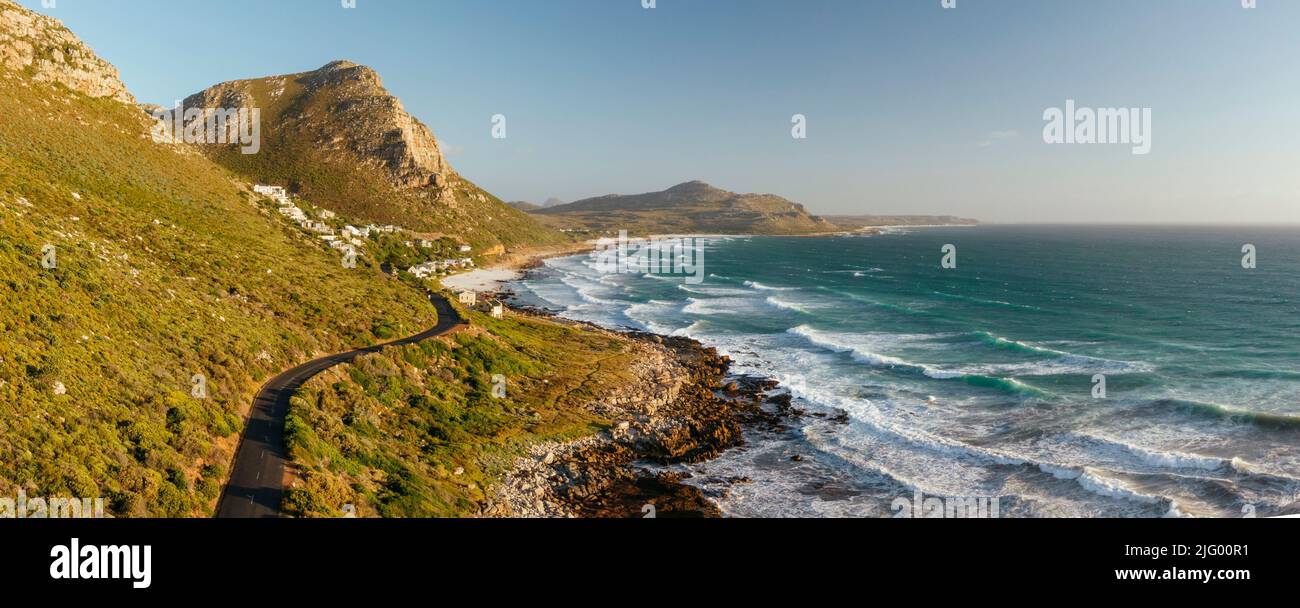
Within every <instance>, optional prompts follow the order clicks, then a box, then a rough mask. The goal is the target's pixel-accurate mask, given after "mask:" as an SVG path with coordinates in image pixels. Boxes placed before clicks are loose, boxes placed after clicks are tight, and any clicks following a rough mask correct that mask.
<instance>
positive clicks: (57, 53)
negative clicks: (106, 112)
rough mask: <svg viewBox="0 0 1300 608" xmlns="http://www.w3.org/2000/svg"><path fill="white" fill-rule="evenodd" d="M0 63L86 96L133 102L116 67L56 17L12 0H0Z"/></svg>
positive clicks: (32, 77)
mask: <svg viewBox="0 0 1300 608" xmlns="http://www.w3.org/2000/svg"><path fill="white" fill-rule="evenodd" d="M0 66H3V67H4V68H6V69H9V70H13V71H15V72H24V73H26V74H28V75H29V76H30V77H31V79H32V80H35V81H37V82H57V83H59V84H62V85H64V86H66V87H68V88H69V89H72V90H74V91H77V92H79V93H83V94H85V95H88V96H90V97H111V98H113V99H116V100H118V101H121V102H122V103H128V104H132V103H135V98H134V97H132V96H131V93H129V92H128V91H127V90H126V85H124V84H122V81H121V79H120V78H119V77H118V73H117V68H114V67H113V66H112V65H111V64H109V63H108V62H107V61H104V60H103V59H100V58H99V57H98V56H97V55H95V53H94V52H93V51H91V50H90V49H89V48H88V47H87V46H86V45H85V44H84V43H82V42H81V40H80V39H79V38H77V37H76V36H75V35H73V33H72V32H71V31H69V30H68V28H66V27H64V26H63V24H62V23H60V22H59V20H58V19H54V18H52V17H46V16H45V15H41V14H38V13H34V12H32V11H29V10H27V9H26V8H23V7H22V6H19V5H18V4H17V3H15V2H13V1H12V0H0Z"/></svg>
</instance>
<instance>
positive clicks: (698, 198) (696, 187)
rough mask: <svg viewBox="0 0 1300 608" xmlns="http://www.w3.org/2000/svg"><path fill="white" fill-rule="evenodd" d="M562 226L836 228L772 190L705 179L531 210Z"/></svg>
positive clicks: (732, 230)
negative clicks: (750, 190)
mask: <svg viewBox="0 0 1300 608" xmlns="http://www.w3.org/2000/svg"><path fill="white" fill-rule="evenodd" d="M532 214H533V215H534V216H535V217H539V218H542V219H543V221H544V222H546V223H547V224H548V225H550V226H553V227H556V228H563V229H570V230H573V229H580V230H590V231H593V232H601V233H603V232H613V231H618V230H628V231H629V232H635V233H640V234H666V233H696V234H710V233H712V234H812V233H819V232H832V231H834V230H836V229H837V228H836V226H835V225H834V224H832V223H830V222H828V221H826V220H824V219H822V218H820V217H817V216H814V215H810V214H809V213H808V212H807V211H806V210H805V209H804V208H803V205H800V204H798V203H795V202H792V201H789V200H787V199H784V198H781V197H779V196H776V195H774V194H737V193H735V192H729V191H727V190H722V189H720V188H715V187H713V186H710V185H709V184H706V183H704V182H701V181H693V182H686V183H684V184H678V185H676V186H673V187H672V188H669V189H667V190H664V191H662V192H648V193H645V194H633V195H621V194H610V195H606V196H600V197H596V198H589V199H584V200H580V201H575V202H572V203H568V204H566V205H557V206H555V207H548V208H545V209H539V210H536V211H533V212H532Z"/></svg>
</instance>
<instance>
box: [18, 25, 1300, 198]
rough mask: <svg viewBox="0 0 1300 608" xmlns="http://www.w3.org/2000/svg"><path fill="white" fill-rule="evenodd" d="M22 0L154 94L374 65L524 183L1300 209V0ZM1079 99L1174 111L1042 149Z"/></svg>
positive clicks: (482, 164)
mask: <svg viewBox="0 0 1300 608" xmlns="http://www.w3.org/2000/svg"><path fill="white" fill-rule="evenodd" d="M23 2H24V4H26V5H27V6H29V7H31V8H33V9H34V10H38V11H41V12H44V13H47V14H51V15H54V16H56V17H58V18H60V19H62V20H63V21H64V22H65V23H66V24H67V25H68V26H69V27H70V28H72V30H73V31H74V32H76V33H77V34H78V35H79V36H81V38H82V39H84V40H85V41H87V42H88V43H89V44H90V45H91V46H92V47H93V48H94V49H95V50H96V51H97V52H98V53H100V54H101V55H102V56H104V57H105V58H107V59H108V60H109V61H111V62H113V63H114V64H115V65H116V66H117V67H118V68H119V69H120V70H121V72H122V75H123V78H124V80H125V81H126V83H127V85H128V86H129V87H130V88H131V90H132V91H133V92H134V93H135V94H136V96H137V97H138V98H140V99H141V100H142V101H149V102H156V103H164V104H169V103H171V102H172V101H173V100H175V99H178V98H181V97H184V96H186V95H188V94H190V93H193V92H196V91H198V90H200V89H203V88H205V87H207V86H209V85H211V84H214V83H216V82H220V81H224V80H231V79H237V78H247V77H256V76H265V75H271V74H280V73H290V72H298V71H305V70H309V69H314V68H317V67H319V66H321V65H323V64H325V63H327V62H329V61H331V60H334V59H340V58H346V59H350V60H352V61H356V62H358V63H364V64H366V65H369V66H371V67H373V68H375V69H376V70H378V71H379V73H380V74H381V75H382V76H383V78H384V81H385V84H386V85H387V87H388V88H389V90H390V91H392V92H393V93H394V94H395V95H397V96H398V97H400V98H401V99H402V100H403V101H404V102H405V103H406V106H407V108H408V110H410V111H411V113H413V114H414V115H415V116H417V117H418V118H420V119H421V120H422V121H424V122H425V123H427V124H428V125H429V126H430V127H431V128H432V129H433V130H434V133H435V134H436V135H437V136H438V138H439V140H440V141H441V142H442V144H443V146H444V148H445V149H446V150H447V151H448V152H449V156H450V159H451V162H452V163H453V165H454V166H455V167H456V168H457V169H458V170H459V171H460V172H461V173H462V174H463V175H465V176H466V177H468V178H470V179H472V180H474V181H476V182H478V183H479V184H480V185H482V186H484V187H485V188H487V189H488V190H490V191H492V192H493V193H495V194H497V195H498V196H500V197H502V198H505V199H507V200H515V199H526V200H533V201H538V200H541V199H545V198H547V197H552V196H554V197H559V198H562V199H565V200H574V199H577V198H582V197H587V196H594V195H600V194H607V193H611V192H619V193H633V192H644V191H650V190H659V189H662V188H665V187H668V186H671V185H673V184H675V183H678V182H682V181H686V180H691V179H702V180H705V181H708V182H710V183H713V184H715V185H717V186H720V187H723V188H727V189H731V190H738V191H743V192H772V193H776V194H780V195H783V196H786V197H789V198H791V199H794V200H796V201H799V202H802V203H804V204H806V205H807V206H808V207H809V208H810V209H812V210H813V211H816V212H821V213H953V214H961V215H969V216H975V217H979V218H981V219H984V220H990V221H1094V222H1126V221H1207V222H1283V221H1285V222H1300V139H1298V138H1297V135H1298V134H1300V69H1297V68H1296V61H1297V59H1300V53H1297V50H1300V48H1298V47H1300V36H1297V32H1300V2H1297V1H1295V0H1258V4H1259V7H1258V8H1255V9H1243V8H1241V4H1240V0H1086V1H1075V0H957V7H956V8H954V9H943V8H941V6H940V0H799V1H793V0H657V7H656V8H654V9H651V10H647V9H643V8H642V7H641V1H640V0H358V1H357V4H358V7H357V8H355V9H344V8H342V6H341V5H340V2H339V0H220V1H207V0H166V1H163V0H157V1H153V0H57V7H56V8H51V9H44V8H41V7H40V0H23ZM1067 98H1072V99H1075V100H1077V102H1078V103H1079V104H1080V105H1083V106H1090V107H1112V106H1116V107H1134V106H1137V107H1150V108H1152V113H1153V124H1152V127H1153V133H1152V135H1153V145H1152V150H1151V153H1150V154H1148V155H1146V156H1134V155H1133V154H1131V152H1130V148H1129V147H1128V146H1122V145H1098V146H1082V145H1047V144H1044V143H1043V140H1042V130H1043V125H1044V122H1043V112H1044V110H1045V109H1046V108H1049V107H1060V106H1063V105H1064V103H1065V100H1066V99H1067ZM498 113H499V114H504V115H505V116H506V117H507V121H508V123H507V126H508V138H507V139H506V140H504V141H501V140H493V139H492V138H491V132H490V129H491V122H490V121H491V117H492V115H494V114H498ZM796 113H799V114H804V115H806V116H807V117H808V138H807V139H806V140H799V141H796V140H794V139H792V138H791V137H790V126H791V125H790V118H791V116H792V115H793V114H796Z"/></svg>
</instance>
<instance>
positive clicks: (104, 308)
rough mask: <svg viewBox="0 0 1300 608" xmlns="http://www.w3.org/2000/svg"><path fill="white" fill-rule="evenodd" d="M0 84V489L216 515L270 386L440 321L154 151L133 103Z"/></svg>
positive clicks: (224, 182) (373, 273)
mask: <svg viewBox="0 0 1300 608" xmlns="http://www.w3.org/2000/svg"><path fill="white" fill-rule="evenodd" d="M0 82H2V83H3V85H4V88H5V92H4V94H3V95H0V116H4V119H3V120H0V310H2V311H3V312H2V313H0V334H3V343H2V345H0V462H2V463H4V466H2V467H0V495H6V496H13V495H15V494H16V493H17V492H18V491H19V490H20V489H21V490H23V491H25V492H26V493H27V494H28V495H29V496H51V495H61V496H73V497H99V496H103V497H105V498H106V499H107V500H106V502H107V504H108V508H109V509H110V510H111V511H112V512H113V514H115V515H119V516H144V515H152V516H186V515H204V514H208V513H210V511H211V508H212V506H213V503H214V499H215V497H216V496H217V492H218V490H219V487H220V483H221V482H222V480H223V478H224V475H225V468H226V466H227V464H228V462H229V459H230V456H231V454H232V452H233V447H234V444H235V441H236V439H237V432H238V430H239V429H240V426H241V413H242V412H243V411H244V410H245V409H246V408H247V405H248V403H249V401H250V399H251V396H252V394H253V392H254V390H255V389H256V387H257V386H258V385H259V384H260V383H261V382H262V381H263V380H265V379H266V378H267V377H268V376H269V375H271V374H272V373H274V372H277V371H279V370H283V369H285V368H287V367H289V366H290V365H292V364H293V363H295V362H299V361H302V360H304V359H306V358H308V357H309V356H310V355H312V354H314V353H323V352H337V351H341V350H344V349H346V348H348V347H355V346H359V345H365V344H370V343H374V342H376V341H377V338H376V336H377V335H379V334H384V335H388V334H405V333H409V332H414V331H416V330H418V329H422V328H424V327H427V326H429V325H430V324H431V323H432V322H433V321H434V318H435V314H434V312H433V310H432V307H431V306H430V305H429V304H428V301H427V299H426V298H425V297H424V295H423V294H421V293H420V292H418V291H417V290H414V289H411V288H409V287H407V286H404V285H402V284H400V283H398V282H397V281H395V280H392V279H390V278H388V277H386V276H385V275H383V274H382V273H380V272H379V271H378V270H377V269H374V268H372V267H369V266H367V265H365V263H364V260H363V264H362V266H361V267H359V268H356V269H352V270H348V269H344V268H343V267H342V265H341V264H340V263H339V258H338V256H337V255H335V254H333V253H330V252H328V251H326V250H325V249H323V248H322V247H321V246H320V245H318V244H314V243H313V242H312V241H311V240H309V239H307V238H306V237H304V236H302V235H300V234H299V233H298V232H297V230H296V229H291V228H290V227H288V225H287V224H286V223H284V222H283V221H282V220H281V219H280V218H279V217H278V216H274V215H273V214H269V213H267V212H266V211H264V210H263V209H261V208H259V206H258V205H256V204H255V202H254V201H253V200H252V198H251V197H250V196H249V195H248V194H247V192H246V191H244V190H243V189H242V187H241V186H240V185H239V184H238V183H237V182H236V181H235V180H234V179H233V176H232V175H230V174H229V173H228V172H227V171H225V170H223V169H221V168H219V167H217V166H216V165H215V164H213V163H212V162H211V161H209V160H208V159H206V158H203V157H202V156H200V155H197V154H194V153H192V152H185V151H184V150H182V149H178V148H172V147H167V146H161V145H157V144H154V143H152V141H151V140H150V139H149V137H148V136H147V133H148V124H147V123H146V121H145V119H146V118H147V117H145V116H143V115H142V114H141V113H140V111H139V110H138V109H137V108H134V107H131V106H128V105H125V104H122V103H119V102H116V101H112V100H109V99H90V98H87V97H85V96H82V95H80V94H76V93H73V92H71V91H69V90H67V89H64V88H62V87H61V86H59V85H51V84H45V83H36V82H33V81H31V80H30V78H27V77H25V76H24V75H23V74H21V73H14V72H4V71H3V70H2V69H0ZM286 175H287V173H286ZM46 245H52V246H54V247H55V248H56V255H57V257H56V262H57V267H56V268H53V269H46V268H43V267H42V265H41V259H42V249H43V248H44V247H45V246H46ZM196 374H201V375H203V376H204V377H205V378H206V385H207V398H205V399H198V398H195V397H192V396H191V393H190V390H191V378H192V377H193V376H194V375H196Z"/></svg>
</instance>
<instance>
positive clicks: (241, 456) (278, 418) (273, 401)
mask: <svg viewBox="0 0 1300 608" xmlns="http://www.w3.org/2000/svg"><path fill="white" fill-rule="evenodd" d="M429 299H430V300H431V301H432V302H433V306H434V308H435V309H436V310H437V311H438V324H437V325H434V326H433V327H432V328H430V329H428V330H425V331H423V332H420V333H418V334H416V335H414V336H411V337H409V338H403V339H401V340H396V341H393V342H388V343H386V344H379V345H376V346H369V347H366V348H360V349H357V350H353V351H348V352H346V353H340V354H337V355H330V356H328V357H321V358H320V359H314V360H312V361H308V362H306V363H304V364H302V365H299V366H298V367H295V368H293V369H291V370H289V371H287V372H284V373H282V374H280V375H278V376H276V377H275V378H272V379H271V381H270V382H267V383H266V385H265V386H263V387H262V388H261V390H259V391H258V392H257V396H256V397H254V398H253V409H252V411H251V412H249V415H248V424H247V425H245V426H244V434H243V435H242V436H241V437H240V439H239V448H238V449H237V450H236V452H235V465H234V467H233V468H232V469H231V472H230V479H229V480H227V481H226V487H225V488H223V489H222V491H221V499H220V500H218V501H217V517H236V518H254V517H280V498H281V497H282V496H284V466H285V463H286V462H288V460H289V454H288V451H287V450H286V449H285V445H284V420H285V417H286V416H287V415H288V414H289V398H290V397H292V396H293V394H294V393H295V392H297V390H298V389H299V388H301V387H302V385H303V384H305V383H306V382H307V381H308V380H310V379H312V377H314V376H315V375H316V374H319V373H321V372H323V371H325V370H327V369H329V368H331V367H334V366H335V365H339V364H341V363H350V362H351V361H352V360H354V359H356V358H357V357H360V356H361V355H366V354H370V353H377V352H379V351H381V350H383V349H385V348H388V347H390V346H402V345H405V344H414V343H416V342H422V341H424V340H427V339H429V338H433V337H436V336H441V335H446V334H450V333H455V332H456V331H459V330H460V329H463V328H465V327H468V326H467V325H466V324H465V322H464V320H463V319H461V317H460V314H459V313H457V312H456V309H455V308H453V307H452V305H451V303H450V302H448V301H447V299H446V298H444V297H442V296H440V295H437V294H432V293H431V294H429Z"/></svg>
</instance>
